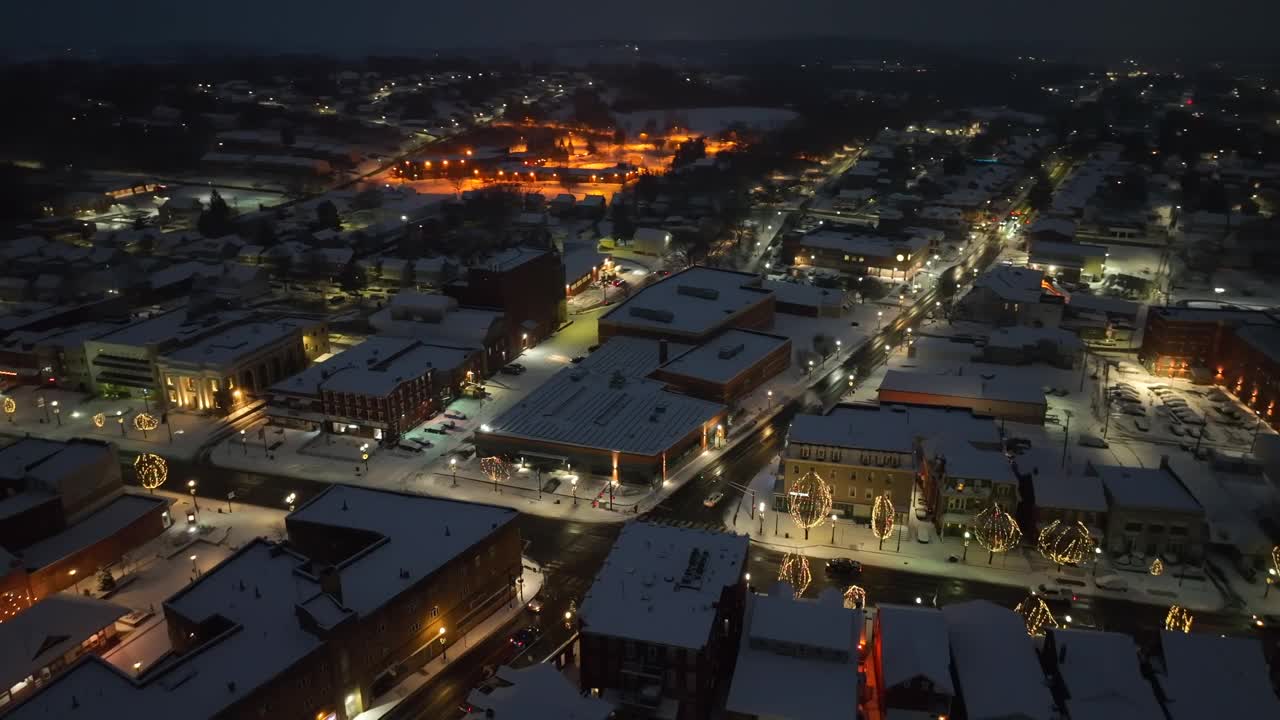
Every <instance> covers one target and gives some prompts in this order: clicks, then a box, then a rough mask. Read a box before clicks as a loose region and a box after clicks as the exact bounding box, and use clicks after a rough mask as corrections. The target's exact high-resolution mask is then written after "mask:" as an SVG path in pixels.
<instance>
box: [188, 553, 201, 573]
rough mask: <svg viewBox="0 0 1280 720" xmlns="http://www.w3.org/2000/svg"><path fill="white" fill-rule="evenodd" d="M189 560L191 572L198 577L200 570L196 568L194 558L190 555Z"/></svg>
mask: <svg viewBox="0 0 1280 720" xmlns="http://www.w3.org/2000/svg"><path fill="white" fill-rule="evenodd" d="M189 559H190V560H191V572H193V573H195V574H196V575H199V574H200V568H198V567H196V556H195V555H192V556H191V557H190V558H189Z"/></svg>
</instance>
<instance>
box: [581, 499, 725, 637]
mask: <svg viewBox="0 0 1280 720" xmlns="http://www.w3.org/2000/svg"><path fill="white" fill-rule="evenodd" d="M747 545H748V538H747V536H745V535H731V534H728V533H722V532H710V531H707V530H698V529H692V528H680V527H672V526H668V525H656V524H653V523H648V522H632V523H628V524H627V525H626V526H625V527H624V528H623V529H622V533H621V534H620V535H619V536H618V540H617V542H615V543H614V545H613V549H612V550H611V551H610V552H609V557H608V558H607V559H606V560H605V563H604V566H603V567H602V568H601V569H600V572H599V574H598V575H596V578H595V582H593V583H592V585H591V589H590V590H589V591H588V592H587V595H586V597H585V598H584V599H583V601H582V606H581V608H580V611H579V616H580V619H581V621H582V627H583V631H584V632H586V633H590V634H593V635H607V636H611V637H618V638H625V639H631V640H639V641H642V642H647V643H653V644H657V645H667V646H671V647H682V648H688V649H698V648H702V647H704V646H705V645H706V644H707V641H708V640H709V639H710V637H711V633H712V632H714V631H715V628H714V627H713V624H714V621H715V618H716V614H717V610H716V607H715V605H716V603H719V602H720V596H721V593H722V592H723V591H724V590H725V588H727V587H729V586H731V585H735V584H739V583H742V582H744V581H743V579H742V569H743V566H744V564H745V563H746V559H747Z"/></svg>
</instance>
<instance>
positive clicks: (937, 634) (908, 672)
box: [876, 604, 956, 695]
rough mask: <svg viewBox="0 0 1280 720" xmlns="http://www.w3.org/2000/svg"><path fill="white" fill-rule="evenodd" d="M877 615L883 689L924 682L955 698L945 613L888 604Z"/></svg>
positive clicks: (881, 606) (877, 609)
mask: <svg viewBox="0 0 1280 720" xmlns="http://www.w3.org/2000/svg"><path fill="white" fill-rule="evenodd" d="M876 613H877V615H876V617H877V619H878V621H879V633H880V636H879V642H880V657H881V666H882V667H881V668H880V669H879V671H880V672H881V673H883V675H882V677H881V678H880V679H881V682H882V685H883V687H885V688H891V687H895V686H897V685H900V684H904V683H905V684H909V683H911V681H912V680H914V679H915V678H924V679H926V680H928V681H929V682H930V683H932V684H933V689H934V691H935V692H939V693H944V694H947V695H955V692H956V691H955V688H954V687H952V684H951V652H950V648H949V646H948V640H947V621H946V619H945V618H944V617H943V615H942V613H941V612H940V611H939V610H937V609H936V608H927V607H917V606H914V605H885V604H881V605H878V606H877V607H876Z"/></svg>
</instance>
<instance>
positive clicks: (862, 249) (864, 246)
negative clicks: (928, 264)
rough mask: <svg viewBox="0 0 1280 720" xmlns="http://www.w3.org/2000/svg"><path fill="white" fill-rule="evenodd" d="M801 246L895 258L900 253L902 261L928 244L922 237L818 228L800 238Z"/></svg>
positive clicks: (889, 258) (888, 258) (886, 258)
mask: <svg viewBox="0 0 1280 720" xmlns="http://www.w3.org/2000/svg"><path fill="white" fill-rule="evenodd" d="M800 245H802V246H803V247H812V248H823V249H826V250H836V251H839V252H843V253H847V254H850V255H862V256H868V255H869V256H872V257H876V258H883V259H885V260H889V261H892V260H895V259H896V257H897V256H898V255H902V256H903V259H904V261H905V260H909V259H910V256H911V255H913V254H915V253H917V252H919V251H920V250H923V249H924V248H926V247H928V246H929V240H928V239H927V238H923V237H908V238H890V237H883V236H880V235H849V234H846V233H842V232H836V231H834V230H819V231H817V232H812V233H809V234H808V235H805V236H804V237H803V238H801V239H800Z"/></svg>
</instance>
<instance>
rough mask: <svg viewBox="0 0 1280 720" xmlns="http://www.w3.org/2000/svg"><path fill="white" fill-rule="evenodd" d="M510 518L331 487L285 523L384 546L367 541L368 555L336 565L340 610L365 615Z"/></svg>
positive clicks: (458, 505) (495, 510)
mask: <svg viewBox="0 0 1280 720" xmlns="http://www.w3.org/2000/svg"><path fill="white" fill-rule="evenodd" d="M517 515H518V513H517V512H516V511H515V510H511V509H508V508H503V507H496V506H493V505H481V504H478V503H466V502H457V501H453V500H441V499H438V498H429V497H422V496H419V495H408V494H404V493H397V492H390V491H384V490H374V489H370V488H361V487H354V486H350V485H334V486H331V487H330V488H329V489H328V490H326V491H324V492H323V493H321V494H320V495H318V496H316V497H315V498H314V499H312V500H311V501H310V502H308V503H307V504H305V505H303V506H302V507H300V508H298V509H297V510H296V511H295V512H293V513H292V514H290V515H289V516H288V518H287V519H286V523H295V522H299V523H315V524H318V525H323V526H327V527H336V528H348V529H357V530H363V531H365V532H367V533H369V534H370V536H371V537H372V536H376V537H377V538H386V540H387V542H386V543H385V544H379V542H380V541H379V540H374V541H371V542H370V545H369V546H368V547H370V548H374V549H373V551H372V552H366V551H365V550H363V549H362V550H361V551H360V552H358V553H356V554H355V555H353V556H352V557H351V558H348V559H346V560H343V561H341V562H339V563H338V573H339V576H340V578H341V581H342V605H343V606H344V607H346V608H348V609H351V610H353V611H355V612H357V613H360V614H361V615H365V614H368V613H369V612H372V611H373V610H375V609H376V608H378V607H379V606H381V604H382V603H384V602H386V601H387V600H389V599H391V598H392V597H394V596H395V595H396V594H398V593H399V592H401V590H403V588H405V587H408V586H409V584H411V583H413V582H416V581H418V580H419V579H421V578H423V577H425V576H427V575H430V574H431V573H433V572H435V571H436V570H438V569H439V568H440V567H442V566H443V565H444V564H445V563H446V562H448V561H449V560H451V559H452V558H453V557H454V556H456V555H458V554H459V553H461V552H463V551H464V550H466V549H467V548H469V547H471V546H472V545H475V544H476V543H478V542H480V541H481V540H482V539H484V538H485V537H487V536H488V535H490V534H491V533H493V532H494V531H495V530H496V529H497V528H498V527H499V526H501V525H505V524H506V523H508V522H510V521H512V520H514V519H515V518H516V516H517ZM375 546H376V547H375ZM402 571H403V572H404V573H408V576H409V577H408V578H407V579H406V578H405V577H404V576H403V575H402Z"/></svg>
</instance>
